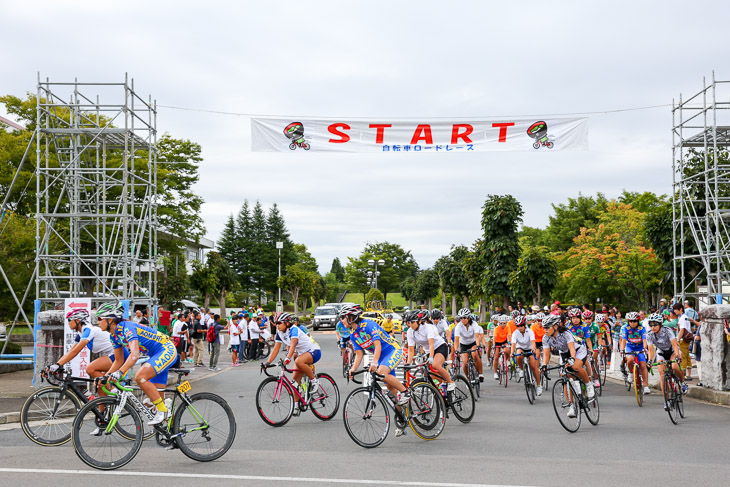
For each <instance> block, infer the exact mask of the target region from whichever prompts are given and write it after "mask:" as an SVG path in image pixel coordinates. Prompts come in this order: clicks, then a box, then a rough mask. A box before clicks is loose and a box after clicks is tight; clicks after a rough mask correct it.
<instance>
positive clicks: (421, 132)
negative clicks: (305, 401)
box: [411, 124, 433, 144]
mask: <svg viewBox="0 0 730 487" xmlns="http://www.w3.org/2000/svg"><path fill="white" fill-rule="evenodd" d="M419 140H423V141H424V142H425V143H426V144H433V135H431V126H430V125H428V124H423V125H419V126H418V127H416V130H415V132H413V138H412V139H411V144H418V141H419Z"/></svg>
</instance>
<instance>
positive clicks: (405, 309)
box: [403, 306, 411, 311]
mask: <svg viewBox="0 0 730 487" xmlns="http://www.w3.org/2000/svg"><path fill="white" fill-rule="evenodd" d="M410 309H411V308H409V307H408V306H403V311H408V310H410Z"/></svg>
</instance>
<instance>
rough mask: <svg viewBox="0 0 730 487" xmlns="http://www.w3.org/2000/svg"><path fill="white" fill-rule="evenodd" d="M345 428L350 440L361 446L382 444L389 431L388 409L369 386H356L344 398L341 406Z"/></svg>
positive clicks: (371, 446)
mask: <svg viewBox="0 0 730 487" xmlns="http://www.w3.org/2000/svg"><path fill="white" fill-rule="evenodd" d="M342 419H343V420H344V422H345V430H346V431H347V434H348V435H349V436H350V438H351V439H352V441H354V442H355V443H357V444H358V445H360V446H361V447H363V448H375V447H376V446H378V445H380V444H382V443H383V442H384V441H385V438H387V436H388V431H390V411H389V410H388V406H386V404H385V400H384V399H383V396H382V395H380V394H378V393H377V392H374V391H373V392H372V397H371V391H370V388H369V387H358V388H357V389H355V390H353V391H352V392H351V393H350V394H349V395H348V396H347V398H346V399H345V403H344V405H343V407H342Z"/></svg>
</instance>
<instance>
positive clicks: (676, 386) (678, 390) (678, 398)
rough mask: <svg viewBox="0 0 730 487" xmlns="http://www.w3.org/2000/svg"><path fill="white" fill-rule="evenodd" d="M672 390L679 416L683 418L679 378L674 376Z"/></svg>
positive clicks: (682, 398)
mask: <svg viewBox="0 0 730 487" xmlns="http://www.w3.org/2000/svg"><path fill="white" fill-rule="evenodd" d="M674 390H675V391H676V394H677V411H678V412H679V417H681V418H684V395H683V394H682V387H681V386H680V385H679V379H677V377H676V376H675V377H674Z"/></svg>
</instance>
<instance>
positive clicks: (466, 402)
mask: <svg viewBox="0 0 730 487" xmlns="http://www.w3.org/2000/svg"><path fill="white" fill-rule="evenodd" d="M453 379H454V384H455V385H456V387H454V390H453V391H451V392H450V393H448V394H450V395H451V396H450V398H449V405H450V407H451V412H453V413H454V416H456V419H458V420H459V421H461V422H462V423H468V422H470V421H471V420H472V419H473V418H474V411H475V408H474V405H475V398H474V390H473V389H472V388H471V385H470V384H469V381H468V380H466V377H464V376H463V375H457V376H455V377H453Z"/></svg>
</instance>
